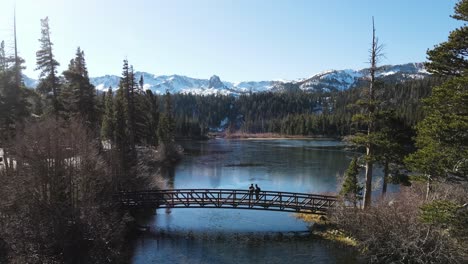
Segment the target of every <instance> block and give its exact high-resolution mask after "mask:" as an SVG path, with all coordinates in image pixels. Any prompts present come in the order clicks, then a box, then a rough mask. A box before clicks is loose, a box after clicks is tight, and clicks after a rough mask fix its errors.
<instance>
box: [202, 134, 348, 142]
mask: <svg viewBox="0 0 468 264" xmlns="http://www.w3.org/2000/svg"><path fill="white" fill-rule="evenodd" d="M209 138H224V139H241V140H275V139H314V140H341V139H340V138H339V137H330V136H322V135H315V136H303V135H283V134H276V133H231V134H226V133H224V132H221V133H211V134H209Z"/></svg>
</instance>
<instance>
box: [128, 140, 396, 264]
mask: <svg viewBox="0 0 468 264" xmlns="http://www.w3.org/2000/svg"><path fill="white" fill-rule="evenodd" d="M180 144H182V146H183V147H184V150H185V151H184V153H185V155H184V157H183V158H182V160H181V162H180V163H179V164H177V165H176V166H175V167H174V168H172V169H167V171H165V173H164V174H165V177H166V179H167V188H193V189H196V188H207V189H208V188H210V189H212V188H219V189H224V188H225V189H248V187H249V186H250V184H251V183H253V184H258V185H259V186H260V188H261V189H262V190H263V191H285V192H286V191H287V192H305V193H317V194H335V193H336V192H337V190H338V188H339V186H338V184H339V180H338V179H337V178H338V177H337V176H339V175H342V174H343V173H344V171H345V170H346V168H347V166H348V164H349V162H350V160H351V159H352V158H353V157H354V156H355V155H357V154H356V153H353V152H349V151H346V150H345V145H344V143H342V142H340V141H333V140H307V139H269V140H227V139H212V140H208V141H183V142H180ZM362 174H363V173H362ZM376 174H377V175H376V177H375V179H376V180H375V182H376V184H375V185H377V186H378V182H379V180H380V179H381V170H379V169H377V170H376ZM361 176H362V175H361ZM379 176H380V177H379ZM379 178H380V179H379ZM395 188H397V187H396V186H389V190H390V191H392V190H394V189H395ZM139 221H140V223H141V224H143V225H148V226H150V227H151V232H149V233H147V234H144V235H141V236H139V237H138V238H137V239H136V241H135V243H134V254H133V258H132V262H133V263H265V262H266V260H268V263H285V262H287V263H289V264H291V263H311V262H313V263H354V262H355V255H354V253H353V252H350V250H343V249H342V248H340V247H339V246H337V245H336V244H334V243H332V242H329V241H322V240H311V239H310V238H308V237H307V235H306V234H307V231H308V225H307V223H305V222H303V221H302V220H300V219H297V218H296V217H295V216H294V214H293V213H286V212H270V211H256V210H235V209H204V208H202V209H200V208H192V209H186V208H180V209H158V210H157V211H156V214H155V215H154V217H151V218H150V219H139Z"/></svg>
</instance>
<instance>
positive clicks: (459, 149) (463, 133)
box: [406, 76, 468, 196]
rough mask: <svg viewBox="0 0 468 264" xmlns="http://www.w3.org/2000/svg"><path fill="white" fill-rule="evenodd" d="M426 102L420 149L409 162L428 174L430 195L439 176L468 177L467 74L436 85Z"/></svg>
mask: <svg viewBox="0 0 468 264" xmlns="http://www.w3.org/2000/svg"><path fill="white" fill-rule="evenodd" d="M424 103H425V112H426V113H427V115H426V117H425V118H424V120H423V121H421V122H420V123H419V124H418V125H417V127H416V128H417V137H416V146H417V147H418V150H417V151H416V152H415V153H413V154H411V155H409V156H408V157H407V159H406V162H407V164H408V165H409V166H410V168H411V169H413V170H415V171H417V172H420V173H422V174H423V175H424V176H425V178H426V180H427V191H426V196H429V192H430V190H431V182H432V181H434V180H436V179H443V178H446V177H448V176H450V175H459V176H461V177H464V178H468V158H467V157H468V134H467V131H468V76H463V77H457V78H453V79H451V80H449V81H447V82H446V83H444V84H443V85H441V86H438V87H435V88H434V89H433V91H432V95H431V96H430V97H429V98H427V99H425V100H424Z"/></svg>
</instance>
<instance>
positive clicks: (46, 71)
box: [36, 17, 61, 115]
mask: <svg viewBox="0 0 468 264" xmlns="http://www.w3.org/2000/svg"><path fill="white" fill-rule="evenodd" d="M39 42H40V44H41V48H40V49H39V50H38V51H37V52H36V65H37V68H36V70H41V73H40V75H39V77H40V81H39V84H38V86H37V89H38V90H39V91H40V92H41V93H42V94H43V95H45V96H46V97H48V96H49V94H50V93H52V95H51V96H52V107H53V109H52V110H53V113H54V114H56V115H57V114H58V113H59V111H60V109H61V106H60V102H59V99H58V96H59V94H60V91H59V87H60V82H59V78H58V76H57V67H58V66H59V65H60V64H59V63H58V62H57V61H56V60H55V59H54V54H53V51H52V46H53V43H52V41H51V38H50V27H49V18H48V17H46V18H44V19H41V38H40V39H39Z"/></svg>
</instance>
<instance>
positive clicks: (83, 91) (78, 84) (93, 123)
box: [61, 47, 98, 129]
mask: <svg viewBox="0 0 468 264" xmlns="http://www.w3.org/2000/svg"><path fill="white" fill-rule="evenodd" d="M63 76H64V77H65V83H64V84H63V88H62V89H61V98H62V101H63V102H64V108H65V110H66V111H67V112H68V113H69V114H71V115H72V116H75V115H77V116H79V117H80V118H81V119H83V121H84V122H85V123H86V124H87V125H88V126H89V127H90V128H92V129H95V128H96V127H97V121H98V120H97V109H96V99H95V94H96V90H95V88H94V86H93V85H92V84H91V82H90V81H89V77H88V70H87V68H86V61H85V58H84V52H83V51H82V50H81V49H80V48H79V47H78V48H77V50H76V55H75V58H74V59H72V60H71V61H70V64H69V65H68V69H67V70H66V71H64V72H63Z"/></svg>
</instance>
